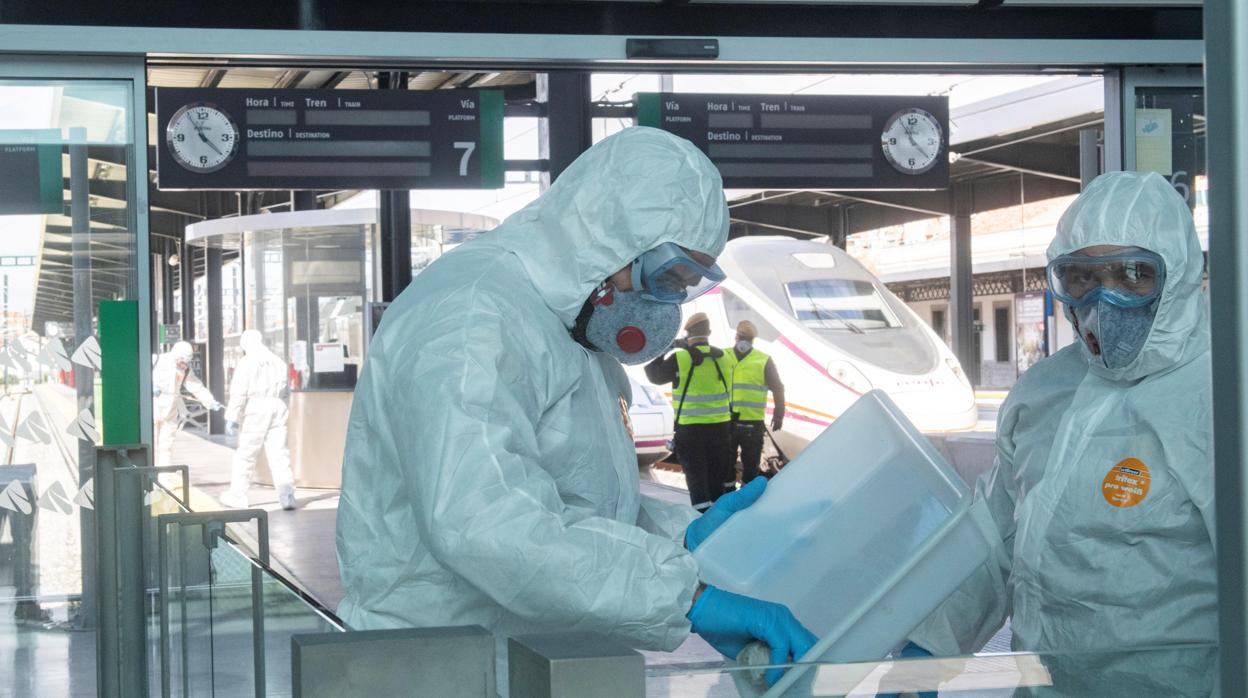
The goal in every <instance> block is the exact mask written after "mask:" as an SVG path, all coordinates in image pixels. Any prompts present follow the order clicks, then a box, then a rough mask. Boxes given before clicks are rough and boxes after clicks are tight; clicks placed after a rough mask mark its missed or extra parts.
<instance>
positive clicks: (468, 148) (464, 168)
mask: <svg viewBox="0 0 1248 698" xmlns="http://www.w3.org/2000/svg"><path fill="white" fill-rule="evenodd" d="M454 145H455V149H456V150H459V149H461V148H462V149H463V151H464V154H463V155H462V156H461V157H460V158H459V176H460V177H467V176H468V158H470V157H472V153H473V151H475V150H476V149H477V144H476V143H474V142H473V141H455V144H454Z"/></svg>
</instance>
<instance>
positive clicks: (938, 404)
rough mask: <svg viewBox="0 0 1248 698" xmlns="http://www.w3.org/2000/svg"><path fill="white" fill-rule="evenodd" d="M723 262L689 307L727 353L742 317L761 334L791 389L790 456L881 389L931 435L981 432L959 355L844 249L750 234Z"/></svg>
mask: <svg viewBox="0 0 1248 698" xmlns="http://www.w3.org/2000/svg"><path fill="white" fill-rule="evenodd" d="M719 265H720V266H721V267H722V268H723V270H724V272H725V273H726V274H727V275H728V278H727V279H726V280H725V281H724V282H723V283H722V284H721V285H720V286H719V288H716V289H714V290H713V291H711V292H710V293H708V294H706V295H704V296H702V297H701V298H698V299H697V300H695V301H694V302H692V303H687V304H685V306H684V314H685V317H686V318H687V317H688V316H689V315H691V314H692V313H695V312H698V311H701V312H704V313H706V314H707V315H708V316H709V317H710V320H711V330H712V334H711V344H713V345H715V346H718V347H722V348H725V349H728V348H730V347H731V346H732V343H733V340H734V337H735V334H736V326H737V323H738V322H740V321H741V320H750V321H752V322H753V323H754V325H755V326H756V327H757V328H758V334H759V336H758V338H757V339H756V340H755V342H754V346H755V347H756V348H758V349H761V350H762V351H764V352H766V353H767V354H768V355H769V356H771V357H772V360H773V361H774V362H775V363H776V368H777V369H778V370H779V372H780V379H781V381H783V383H784V392H785V419H784V428H783V429H782V430H781V431H779V432H777V433H776V434H775V438H776V440H777V442H778V443H779V445H780V447H781V448H782V449H783V450H784V452H785V454H786V455H788V456H789V457H792V456H793V455H794V454H795V453H797V452H799V451H801V449H802V448H804V447H805V446H806V444H808V443H810V441H811V440H813V439H814V438H815V437H816V436H818V435H819V434H820V433H821V432H822V431H823V430H824V428H826V427H827V426H828V425H829V424H831V423H832V422H833V421H834V420H835V419H836V418H837V417H838V416H839V415H840V414H841V413H842V412H844V411H845V409H846V408H847V407H849V405H851V404H852V403H853V402H854V401H855V400H857V399H858V397H859V396H861V395H862V394H863V393H865V392H867V391H868V390H871V389H873V388H879V389H882V390H884V391H885V392H887V393H888V395H889V397H891V398H892V399H893V401H894V402H896V403H897V405H898V406H899V407H900V408H901V409H902V410H903V411H904V412H905V414H906V416H907V417H909V419H910V420H911V421H912V422H914V424H915V426H916V427H918V428H919V429H920V430H922V431H950V430H957V429H969V428H971V427H974V426H975V423H976V420H977V408H976V405H975V392H974V390H973V389H972V388H971V385H970V383H969V382H968V381H967V379H966V376H965V374H964V373H963V372H962V367H961V366H960V365H959V364H958V360H957V359H956V358H955V357H954V355H953V353H952V352H951V351H950V350H949V348H948V347H947V346H946V345H945V343H944V342H943V341H941V340H940V338H939V337H937V336H936V333H935V332H933V331H932V329H931V328H930V327H928V325H927V323H925V322H923V321H922V320H921V319H919V317H918V316H917V315H915V313H914V312H913V311H912V310H910V308H908V307H907V306H906V305H905V304H904V303H902V301H901V300H900V299H899V298H897V297H896V296H895V295H893V294H892V293H891V292H890V291H889V290H888V289H887V288H886V287H885V286H884V284H883V283H881V282H880V280H879V279H877V278H875V276H874V275H872V274H871V272H869V271H867V270H866V269H865V268H864V267H863V266H862V265H861V264H859V263H858V261H857V260H855V259H854V258H853V257H850V256H849V254H847V253H846V252H845V251H844V250H841V249H840V248H838V247H835V246H833V245H827V244H822V243H817V242H810V241H805V240H794V239H792V238H787V237H746V238H739V239H736V240H732V241H730V242H729V243H728V246H727V248H726V249H725V250H724V253H723V254H722V255H720V257H719ZM668 390H669V391H670V386H669V387H668ZM767 411H768V414H770V413H771V411H772V404H771V395H770V394H769V395H768V409H767Z"/></svg>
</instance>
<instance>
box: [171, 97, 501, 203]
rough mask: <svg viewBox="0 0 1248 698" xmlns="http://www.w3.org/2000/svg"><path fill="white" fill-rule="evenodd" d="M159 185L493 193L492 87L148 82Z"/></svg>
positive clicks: (497, 153)
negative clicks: (235, 86)
mask: <svg viewBox="0 0 1248 698" xmlns="http://www.w3.org/2000/svg"><path fill="white" fill-rule="evenodd" d="M156 119H157V132H158V134H159V135H158V139H159V144H158V147H157V149H156V152H157V156H156V161H157V168H156V169H157V184H158V186H159V188H161V189H228V190H238V189H244V190H245V189H474V188H476V189H495V188H501V187H502V186H503V96H502V92H500V91H498V90H434V91H424V92H421V91H408V90H251V89H183V88H157V89H156Z"/></svg>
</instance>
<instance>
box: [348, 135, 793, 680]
mask: <svg viewBox="0 0 1248 698" xmlns="http://www.w3.org/2000/svg"><path fill="white" fill-rule="evenodd" d="M727 213H728V212H727V206H726V203H725V200H724V194H723V189H722V184H721V182H720V178H719V174H718V173H717V172H716V171H715V169H714V167H713V166H712V165H711V163H710V162H709V161H708V160H707V159H706V157H705V156H704V155H703V154H702V153H700V152H699V151H698V150H697V149H695V148H694V147H693V146H692V145H691V144H690V143H689V142H687V141H684V140H682V139H680V138H677V137H675V136H672V135H670V134H667V133H664V132H662V131H658V130H655V129H649V128H631V129H627V130H625V131H623V132H621V133H618V134H616V135H614V136H611V137H610V138H607V139H605V140H603V141H601V142H600V143H598V144H597V145H595V146H593V147H592V148H590V149H589V150H588V151H587V152H585V153H584V154H583V155H581V157H579V158H578V159H577V160H576V161H575V162H574V163H573V164H572V165H571V166H570V167H569V168H568V169H567V170H566V171H564V172H563V174H562V175H560V177H559V178H558V180H557V181H555V182H554V184H553V185H552V186H551V187H550V189H548V190H547V191H546V192H545V193H544V194H543V195H542V196H541V198H539V199H538V200H536V201H534V202H533V203H531V204H530V205H528V206H527V207H526V208H524V209H522V210H521V211H519V212H517V213H516V214H514V215H513V216H511V217H510V218H508V219H507V220H506V221H505V222H503V223H502V225H500V226H499V227H498V228H497V229H495V230H494V231H493V232H491V233H489V234H488V235H484V236H481V237H480V238H477V239H476V240H473V241H471V242H468V243H466V244H464V245H462V246H460V247H459V248H457V249H455V250H454V251H452V252H450V253H448V254H446V255H444V256H443V257H441V258H440V259H439V260H438V261H436V262H434V263H433V264H432V265H430V266H429V268H428V269H426V270H425V271H424V272H422V273H421V274H420V275H419V276H418V277H417V278H416V279H414V280H413V282H412V284H411V286H409V287H408V288H407V289H406V290H405V291H404V292H403V293H402V294H400V296H399V297H398V298H397V299H396V300H395V301H394V302H393V303H392V304H391V305H390V307H389V308H388V309H387V310H386V314H385V317H384V319H383V321H382V323H381V327H380V328H379V330H378V332H377V334H376V335H375V337H374V338H373V340H372V344H371V347H370V349H369V354H368V357H367V360H366V363H365V366H364V370H363V372H362V377H361V380H360V384H359V386H358V387H357V389H356V392H355V400H354V403H353V404H352V407H351V417H350V422H349V426H348V430H347V447H346V454H345V459H344V464H343V485H342V497H341V502H340V504H339V508H338V530H337V548H338V560H339V568H340V570H341V574H342V580H343V585H344V587H345V590H346V597H345V599H344V600H343V602H342V604H341V606H340V607H339V609H338V613H339V615H340V616H341V617H342V619H343V620H344V621H345V622H346V624H347V625H348V626H350V627H351V628H354V629H376V628H394V627H404V626H452V625H465V624H479V625H482V626H484V627H486V628H488V629H490V630H491V631H493V632H495V633H496V636H497V637H498V638H499V640H500V642H502V641H503V639H504V638H505V637H507V636H508V635H513V634H518V633H533V632H553V631H591V632H597V633H601V634H605V635H607V636H609V637H613V638H615V639H617V640H620V641H622V642H625V643H627V644H629V645H630V646H633V647H639V648H647V649H656V650H673V649H675V648H676V647H677V646H679V645H680V644H681V642H682V641H684V640H685V639H686V638H687V637H688V635H689V632H690V629H691V626H692V629H693V630H694V631H695V632H698V633H700V634H702V636H703V637H704V638H707V639H708V640H709V641H710V642H711V643H712V645H714V646H715V647H716V648H717V649H719V650H720V651H721V652H723V653H725V654H731V655H733V656H735V655H736V653H738V652H740V651H741V650H742V649H743V648H744V647H745V645H746V643H748V642H749V641H751V640H753V639H755V638H757V639H761V640H763V641H765V642H766V643H767V644H768V645H769V646H770V647H771V648H772V657H773V659H777V660H779V661H784V660H789V659H791V657H792V656H800V655H801V654H804V653H805V651H806V650H807V649H808V648H809V647H810V646H811V645H812V644H813V643H814V639H815V638H814V637H813V636H811V635H810V633H809V632H807V631H806V630H805V629H804V628H802V627H801V625H800V624H799V623H798V622H797V621H796V620H795V619H794V618H793V616H792V614H791V613H789V612H788V610H787V609H785V608H784V607H783V606H779V605H777V604H771V603H767V602H763V601H759V600H756V599H750V598H746V597H742V596H738V595H735V594H731V593H728V592H724V591H722V590H719V589H716V588H715V587H710V586H702V585H700V584H699V581H698V566H697V563H696V562H695V561H694V559H693V556H692V555H691V554H690V553H689V550H690V549H692V548H694V547H696V546H697V545H698V544H699V543H700V542H701V541H702V540H703V539H704V538H705V536H706V535H708V534H709V532H710V531H711V530H713V529H714V528H715V527H716V526H717V525H718V524H719V523H722V521H723V520H726V519H727V517H728V516H729V515H731V513H732V512H733V511H736V510H739V509H740V508H742V507H744V506H748V505H749V504H750V503H752V501H753V500H754V499H756V498H757V497H758V496H759V495H760V494H761V492H762V489H763V486H765V481H764V480H761V479H760V480H759V483H763V484H760V485H759V486H757V487H754V486H752V487H750V488H746V489H742V490H739V491H737V492H734V493H730V494H728V495H725V496H724V497H722V498H721V499H720V501H719V502H718V503H717V504H716V506H715V507H712V508H711V509H710V510H709V511H708V512H707V513H706V514H704V515H702V516H701V517H699V516H698V515H697V512H695V511H694V510H693V509H692V508H691V507H689V506H687V505H681V504H669V503H663V502H659V501H657V500H653V499H650V498H648V497H643V496H641V495H640V493H639V485H638V473H637V464H636V455H635V452H634V445H633V441H632V437H631V436H630V435H629V432H628V427H627V409H628V405H629V402H630V388H629V382H628V378H627V375H626V374H625V373H624V371H623V369H622V367H621V366H620V360H624V361H627V362H628V363H634V364H635V363H644V362H645V361H649V360H650V359H652V358H654V357H655V356H657V355H658V354H659V353H660V352H662V351H663V350H665V349H666V348H667V347H668V346H669V345H670V343H671V341H672V340H673V339H674V338H675V337H676V334H677V333H678V332H679V330H680V305H679V303H681V302H683V301H686V300H689V299H691V298H692V297H694V296H695V295H698V294H699V293H702V292H705V291H706V290H709V288H710V287H712V286H714V284H715V283H717V282H718V280H721V279H722V278H723V274H722V272H721V271H719V268H718V267H717V266H716V265H714V257H715V256H716V255H718V254H719V253H720V252H721V251H722V249H723V247H724V244H725V242H726V239H727V233H728V218H727ZM505 657H506V651H505V645H500V652H499V654H498V658H499V660H500V662H505ZM777 677H778V672H777V673H774V674H773V675H772V676H771V678H772V680H774V679H775V678H777ZM499 680H500V682H501V683H502V684H503V685H504V686H505V685H506V673H505V671H504V670H502V669H500V671H499Z"/></svg>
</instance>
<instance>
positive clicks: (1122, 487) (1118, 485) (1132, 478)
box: [1101, 458, 1151, 508]
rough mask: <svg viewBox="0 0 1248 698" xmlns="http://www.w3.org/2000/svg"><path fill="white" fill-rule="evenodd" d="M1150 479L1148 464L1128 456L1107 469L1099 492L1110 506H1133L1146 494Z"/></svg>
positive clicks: (1142, 499)
mask: <svg viewBox="0 0 1248 698" xmlns="http://www.w3.org/2000/svg"><path fill="white" fill-rule="evenodd" d="M1150 481H1151V478H1150V476H1149V473H1148V466H1147V465H1144V462H1143V461H1141V460H1139V459H1138V458H1128V459H1126V460H1124V461H1122V462H1121V463H1119V464H1118V465H1115V466H1114V467H1112V468H1110V469H1109V473H1107V474H1106V475H1105V480H1104V481H1103V482H1102V483H1101V494H1102V495H1104V496H1105V501H1107V502H1109V504H1110V506H1115V507H1120V508H1127V507H1133V506H1135V505H1136V504H1139V503H1140V502H1142V501H1144V498H1145V497H1147V496H1148V487H1149V483H1150Z"/></svg>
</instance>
